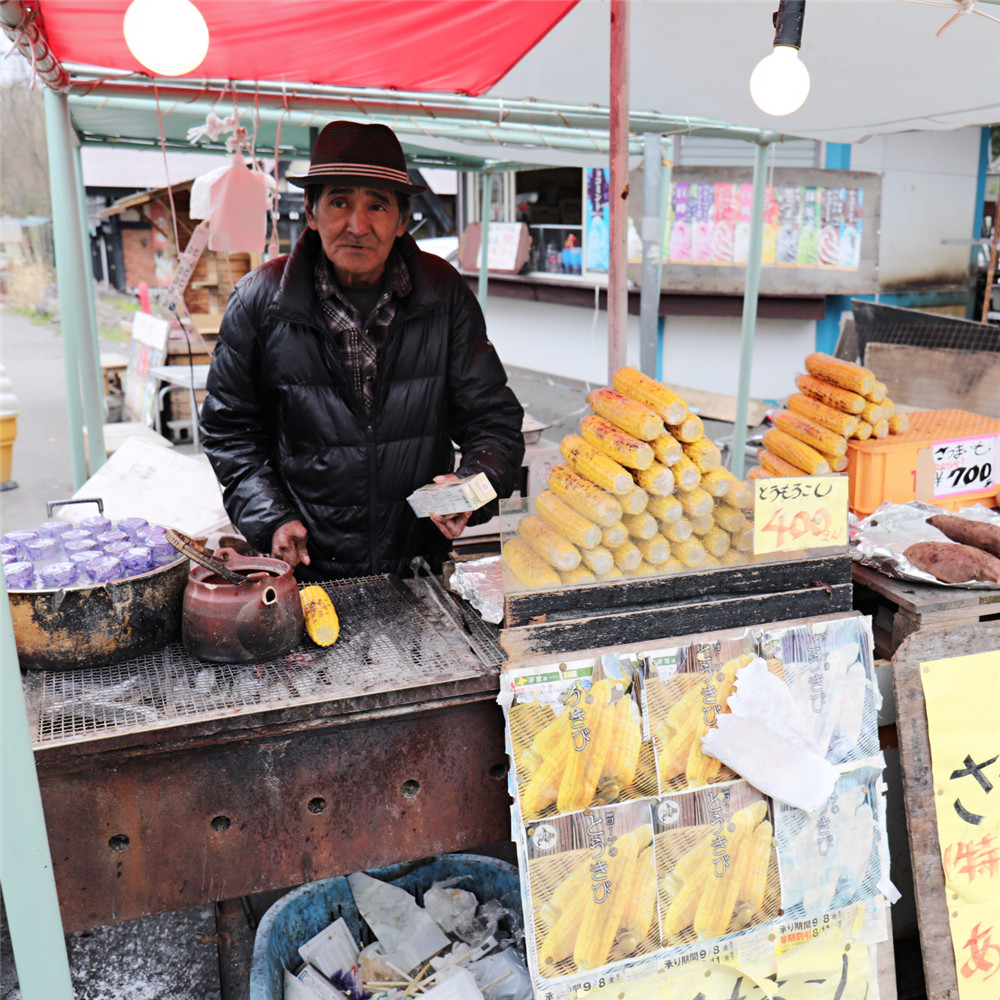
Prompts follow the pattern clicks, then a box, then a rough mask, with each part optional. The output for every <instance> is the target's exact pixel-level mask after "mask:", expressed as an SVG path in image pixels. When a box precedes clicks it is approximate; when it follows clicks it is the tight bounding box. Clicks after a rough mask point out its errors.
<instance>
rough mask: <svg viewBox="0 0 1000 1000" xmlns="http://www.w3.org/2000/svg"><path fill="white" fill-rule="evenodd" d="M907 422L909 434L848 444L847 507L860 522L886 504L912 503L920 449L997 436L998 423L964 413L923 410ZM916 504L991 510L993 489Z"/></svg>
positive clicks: (937, 498)
mask: <svg viewBox="0 0 1000 1000" xmlns="http://www.w3.org/2000/svg"><path fill="white" fill-rule="evenodd" d="M907 416H908V417H909V418H910V429H909V430H908V431H906V433H905V434H890V435H889V437H887V438H882V439H881V440H878V441H875V440H869V441H848V443H847V475H848V478H849V481H850V485H849V496H850V501H849V502H850V508H851V510H852V511H854V513H855V514H857V515H858V516H859V517H867V515H869V514H870V513H871V512H872V511H873V510H875V508H876V507H878V505H879V504H880V503H882V502H884V501H885V500H890V501H891V502H892V503H909V502H910V501H911V500H916V499H917V494H916V484H917V454H918V453H919V452H920V451H921V449H923V448H929V447H930V446H931V445H932V444H935V443H936V442H939V441H953V440H956V439H960V438H968V437H977V436H984V437H985V436H988V435H991V434H1000V420H997V419H995V418H993V417H984V416H980V415H979V414H978V413H966V412H965V411H964V410H928V411H925V412H920V413H908V414H907ZM921 499H922V500H923V499H926V502H927V503H933V504H935V505H936V506H938V507H941V508H943V509H944V510H952V511H953V510H959V509H960V508H962V507H968V506H969V505H970V504H975V503H981V504H983V505H984V506H986V507H996V506H997V487H996V485H993V486H991V487H990V488H989V489H984V490H979V491H977V492H973V493H962V494H958V495H952V496H942V497H934V498H933V499H931V498H930V497H927V498H924V497H921Z"/></svg>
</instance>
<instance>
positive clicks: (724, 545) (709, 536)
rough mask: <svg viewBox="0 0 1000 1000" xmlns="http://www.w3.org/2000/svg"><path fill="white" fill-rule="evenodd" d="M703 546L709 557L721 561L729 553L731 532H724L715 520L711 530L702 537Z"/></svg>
mask: <svg viewBox="0 0 1000 1000" xmlns="http://www.w3.org/2000/svg"><path fill="white" fill-rule="evenodd" d="M701 544H702V545H703V546H704V547H705V551H706V552H707V553H708V554H709V555H711V556H715V558H716V559H720V558H721V557H722V556H724V555H725V554H726V552H728V551H729V532H727V531H723V530H722V528H720V527H718V525H716V524H715V522H714V520H713V522H712V526H711V528H709V530H708V531H706V532H705V533H704V534H703V535H702V536H701Z"/></svg>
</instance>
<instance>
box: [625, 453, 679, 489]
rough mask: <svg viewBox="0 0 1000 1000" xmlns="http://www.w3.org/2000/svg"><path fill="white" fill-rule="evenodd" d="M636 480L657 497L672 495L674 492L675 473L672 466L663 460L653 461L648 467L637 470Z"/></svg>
mask: <svg viewBox="0 0 1000 1000" xmlns="http://www.w3.org/2000/svg"><path fill="white" fill-rule="evenodd" d="M634 475H635V481H636V482H637V483H638V484H639V485H640V486H641V487H642V488H643V489H644V490H647V491H648V492H649V493H652V494H653V496H656V497H666V496H670V494H671V493H673V492H674V474H673V471H672V470H671V468H670V466H668V465H664V464H663V463H662V462H657V461H656V460H655V459H654V461H653V463H652V464H651V465H650V466H649V467H648V468H646V469H636V470H635V473H634Z"/></svg>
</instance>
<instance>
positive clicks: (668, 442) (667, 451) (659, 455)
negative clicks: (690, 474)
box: [650, 431, 684, 465]
mask: <svg viewBox="0 0 1000 1000" xmlns="http://www.w3.org/2000/svg"><path fill="white" fill-rule="evenodd" d="M650 445H651V447H652V449H653V456H654V458H656V460H657V461H658V462H662V463H663V464H664V465H673V464H674V462H676V461H677V460H678V459H680V458H683V457H684V449H683V447H682V445H681V443H680V441H678V440H677V438H675V437H674V436H673V434H670V433H668V432H666V431H665V432H664V433H663V434H660V435H659V436H658V437H655V438H653V440H652V441H651V442H650Z"/></svg>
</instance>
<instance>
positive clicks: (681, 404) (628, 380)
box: [614, 367, 688, 424]
mask: <svg viewBox="0 0 1000 1000" xmlns="http://www.w3.org/2000/svg"><path fill="white" fill-rule="evenodd" d="M614 386H615V389H617V391H618V392H620V393H621V394H622V395H623V396H628V397H629V398H630V399H635V400H638V402H640V403H642V405H643V406H648V407H649V408H650V409H651V410H652V411H653V412H654V413H655V414H656V415H657V416H658V417H661V418H662V419H663V421H664V423H668V424H679V423H681V422H682V421H683V420H684V418H685V417H686V416H687V412H688V408H687V403H686V402H685V401H684V400H683V399H682V398H681V397H680V396H678V395H677V393H676V392H674V391H673V390H672V389H668V388H667V387H666V386H665V385H662V384H661V383H659V382H657V381H656V380H655V379H651V378H650V377H649V376H648V375H644V374H643V373H642V372H640V371H638V370H637V369H635V368H629V367H625V368H619V369H618V371H616V372H615V374H614Z"/></svg>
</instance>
